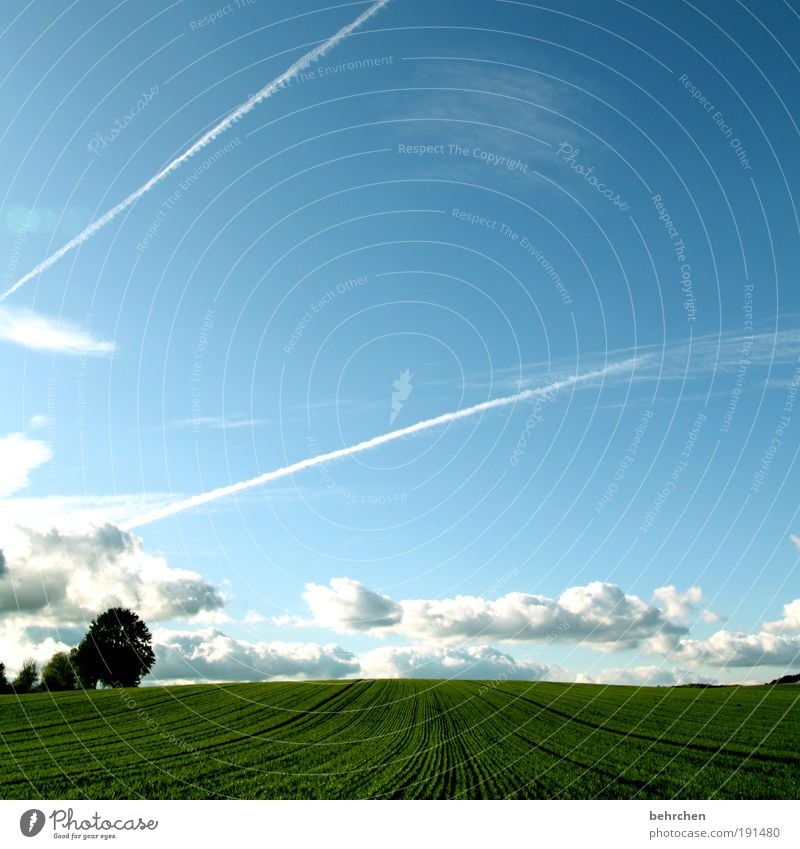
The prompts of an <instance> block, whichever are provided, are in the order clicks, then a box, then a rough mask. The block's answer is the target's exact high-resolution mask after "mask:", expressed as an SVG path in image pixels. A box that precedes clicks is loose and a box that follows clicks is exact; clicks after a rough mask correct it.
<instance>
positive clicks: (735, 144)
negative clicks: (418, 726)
mask: <svg viewBox="0 0 800 849" xmlns="http://www.w3.org/2000/svg"><path fill="white" fill-rule="evenodd" d="M368 5H369V4H366V3H345V4H339V5H332V6H327V5H323V4H321V3H319V2H312V1H311V0H308V2H306V0H301V2H292V3H288V2H271V3H267V2H263V0H254V2H250V3H246V2H244V0H240V2H239V3H238V4H237V3H236V2H233V3H231V4H229V5H225V4H220V3H219V2H211V3H209V2H196V3H192V4H188V3H181V2H178V3H174V4H172V5H169V6H167V7H164V6H162V4H156V3H137V4H133V3H121V4H119V5H117V6H114V7H107V6H106V5H105V4H98V3H93V2H79V3H76V4H73V5H71V6H69V7H66V8H65V9H64V10H63V11H62V12H61V13H60V16H59V17H57V18H55V19H54V18H53V17H52V12H51V11H50V10H49V9H47V8H45V6H44V4H42V3H33V4H31V5H29V6H25V7H22V6H20V8H19V10H18V14H17V16H16V17H12V18H11V19H10V22H9V23H7V25H6V29H5V30H4V31H3V32H2V34H0V42H1V43H2V47H3V49H2V51H0V57H1V58H0V79H2V81H3V82H2V84H0V100H1V101H2V106H3V112H4V114H5V115H7V116H8V120H7V121H6V122H5V126H4V130H3V133H2V135H0V149H1V150H2V154H3V155H2V159H1V160H0V161H2V163H3V164H2V180H1V182H2V189H1V191H2V201H0V204H1V205H0V212H2V217H1V220H0V268H2V269H3V280H2V289H3V290H7V289H8V288H9V287H11V286H12V285H13V284H14V283H15V281H16V280H18V279H19V278H20V277H22V275H24V274H25V273H26V272H28V271H30V270H31V268H33V267H34V266H36V265H37V264H38V263H40V262H41V261H43V260H44V259H46V258H47V257H48V256H49V255H51V254H52V253H53V252H54V251H56V250H57V249H58V248H59V247H61V245H63V244H64V243H65V242H67V241H68V240H70V239H71V238H73V237H75V236H76V235H77V234H78V233H80V232H81V231H82V230H83V229H84V228H85V227H86V226H87V225H89V224H90V223H91V222H92V221H94V220H96V219H97V218H99V217H100V215H102V214H103V213H104V212H105V211H106V210H108V209H109V208H110V207H112V206H113V205H114V204H116V203H118V202H119V201H120V200H122V199H123V198H124V197H125V196H127V195H129V194H130V193H131V192H133V191H134V190H136V189H137V188H138V187H139V186H141V185H142V184H143V183H145V182H146V181H147V180H148V179H149V178H150V177H151V176H153V175H154V174H155V173H156V172H158V171H159V170H160V169H162V168H163V167H164V166H165V165H166V164H167V163H169V162H170V161H171V160H172V159H174V158H175V157H176V156H178V155H179V154H180V153H181V152H182V151H184V150H185V149H186V148H187V147H189V145H191V144H192V143H193V142H194V141H196V140H197V139H198V138H199V137H200V136H201V135H202V134H203V133H204V132H206V131H207V130H209V129H210V128H211V127H213V126H214V125H215V124H217V123H218V122H219V121H220V120H222V119H223V118H224V116H225V115H226V114H228V113H229V112H231V110H233V109H234V108H235V107H236V106H238V105H239V104H241V103H242V102H243V101H245V100H247V98H248V97H250V96H251V95H252V94H253V93H254V92H257V91H258V90H259V89H261V88H262V87H263V86H265V85H266V84H267V83H268V82H269V81H270V80H272V79H274V78H275V77H277V76H278V75H280V74H281V73H282V72H284V71H285V70H286V69H287V68H288V67H289V66H290V65H291V64H292V63H293V62H295V61H296V60H297V59H299V58H300V57H301V56H302V55H303V54H305V53H306V52H308V51H309V50H311V49H313V48H314V47H315V46H317V45H318V44H319V43H321V42H323V41H324V40H325V39H327V38H329V37H330V36H331V35H332V34H333V33H335V32H336V31H337V30H339V29H340V28H341V27H344V26H345V25H346V24H348V23H349V22H350V21H352V20H353V19H354V18H355V17H357V16H358V15H359V14H361V13H362V12H363V11H365V10H366V9H367V8H368ZM557 6H558V8H557V10H547V9H544V8H543V7H539V6H534V5H532V4H529V3H525V2H490V0H474V2H473V1H472V0H470V2H460V3H458V4H455V3H437V4H430V3H421V2H416V0H395V2H391V3H389V4H388V5H387V7H386V8H385V9H383V10H381V11H380V12H379V13H378V14H376V15H375V16H374V17H372V18H371V19H370V20H369V21H367V22H366V23H365V25H364V26H363V27H362V28H360V29H358V30H357V31H356V32H354V33H353V34H352V35H350V36H348V37H347V38H346V39H344V40H343V41H342V42H341V43H340V44H338V45H337V46H336V47H335V49H334V50H332V51H331V52H330V53H328V54H327V55H326V56H324V57H323V58H322V59H321V60H320V61H319V62H318V63H316V64H314V65H312V66H311V67H310V68H308V69H307V70H306V71H305V72H303V73H302V74H300V75H298V76H296V77H294V78H292V80H291V81H290V83H289V84H287V85H285V86H284V87H282V88H281V90H280V91H278V92H277V93H275V94H274V95H273V96H271V97H269V98H268V99H266V100H265V101H264V102H262V103H260V104H259V105H258V106H257V107H256V108H255V109H254V110H253V111H252V112H250V113H249V114H248V115H246V116H245V117H243V118H242V119H241V120H240V121H238V122H237V123H236V124H234V125H233V126H232V127H230V128H229V129H228V130H227V131H226V132H225V133H223V134H222V135H220V136H219V138H217V139H216V140H215V141H214V142H213V143H212V144H210V145H208V146H207V147H205V148H204V149H203V150H202V151H200V152H198V153H197V154H196V155H194V156H193V157H192V158H191V159H189V160H188V161H187V162H186V163H184V164H183V166H182V167H181V168H180V169H178V170H177V171H175V173H173V174H171V175H170V176H168V177H167V178H166V179H164V180H163V181H161V182H160V183H159V184H158V185H156V186H154V187H153V188H152V189H151V190H150V191H149V192H148V193H147V194H146V195H144V196H143V197H141V198H140V199H139V200H137V201H136V203H135V204H133V205H132V206H131V207H130V208H129V209H127V210H125V211H124V212H123V213H122V214H121V215H120V216H119V217H118V218H117V219H116V220H114V221H113V222H112V223H110V224H109V225H108V226H107V227H105V228H103V229H102V230H100V231H99V232H97V233H96V234H95V235H93V236H92V237H91V238H90V239H88V240H87V241H86V242H84V244H82V245H81V246H80V247H79V248H78V249H77V250H75V251H73V252H71V253H69V254H67V255H66V256H64V257H63V258H62V259H60V260H59V261H58V262H57V263H55V264H54V265H53V266H52V267H50V268H48V269H47V270H46V271H45V272H44V273H42V274H41V275H39V276H37V277H35V278H34V279H33V280H31V281H30V282H28V283H27V284H25V285H24V286H23V287H22V288H20V289H19V290H17V291H15V292H14V293H13V294H12V295H10V296H9V297H8V298H7V299H6V300H3V301H2V303H0V352H1V353H2V358H3V365H4V367H3V369H2V373H1V375H2V376H1V377H0V379H1V380H2V390H3V395H4V397H5V399H6V403H5V404H4V405H3V407H2V409H0V458H2V470H1V471H0V487H2V491H1V492H0V494H2V495H3V496H5V498H4V501H3V503H2V504H0V522H1V523H2V528H3V529H4V531H3V533H4V537H5V539H4V541H3V544H2V547H3V550H4V552H5V554H4V560H3V561H0V610H2V611H3V618H4V620H5V621H4V622H3V623H2V624H0V652H2V658H3V659H5V661H6V663H7V665H8V666H9V667H11V668H14V667H15V666H16V665H18V664H19V662H20V661H21V660H22V658H23V657H24V656H25V655H27V654H33V655H34V656H37V657H42V658H45V657H47V656H48V654H49V653H51V652H52V651H53V650H54V649H55V647H57V646H61V645H69V644H70V642H71V640H72V639H73V637H74V634H76V633H80V632H81V631H82V629H83V628H84V627H85V624H86V622H87V621H88V620H89V619H91V618H92V617H93V616H94V615H96V613H98V612H100V610H101V609H102V607H103V606H107V605H108V604H111V603H126V604H131V605H132V606H134V607H137V608H138V609H140V611H141V612H142V613H143V615H145V617H146V618H148V621H150V623H151V625H152V627H153V629H154V630H155V631H156V635H157V641H158V643H159V646H160V648H159V652H160V663H159V665H158V666H157V668H156V673H157V674H159V675H160V677H161V679H162V680H177V679H179V680H189V679H197V680H203V679H208V680H225V679H228V678H262V677H320V676H327V677H334V676H336V675H354V674H359V675H362V676H364V675H373V674H374V675H378V674H380V675H396V674H397V675H404V674H420V675H444V676H446V675H450V674H452V675H467V676H469V677H485V678H491V677H496V676H501V675H505V676H507V677H542V676H544V677H550V678H561V679H565V680H607V681H632V682H641V683H670V682H674V681H684V680H700V679H703V680H705V679H719V680H723V681H738V680H747V681H749V680H765V679H769V678H771V677H775V676H776V675H777V674H781V673H782V672H783V671H784V670H786V669H789V668H796V666H797V664H798V662H800V601H797V599H798V598H800V587H799V586H798V580H797V565H798V555H799V553H800V551H799V549H800V542H798V539H797V537H796V535H797V534H800V519H799V518H798V515H797V513H798V504H797V492H798V464H797V451H798V446H799V445H800V441H799V440H798V424H799V423H798V418H799V417H800V401H798V400H797V389H798V385H800V295H798V290H797V287H796V285H794V282H793V277H794V275H795V274H796V268H797V264H798V245H800V241H799V240H798V235H799V234H800V219H799V218H798V215H799V213H798V210H797V209H796V206H795V202H794V200H793V193H796V186H797V184H798V179H800V174H799V173H798V169H800V165H799V164H798V161H797V157H796V155H794V151H795V150H796V143H797V134H798V127H797V120H798V116H797V115H796V114H795V113H794V112H793V111H792V109H793V103H792V97H791V95H792V92H793V91H794V90H795V89H796V83H797V79H796V75H797V73H798V67H797V65H796V64H795V62H794V61H793V59H792V58H791V57H792V56H796V55H797V54H798V48H800V45H799V44H798V39H800V19H798V10H797V9H796V8H795V7H794V6H793V4H791V3H790V4H778V3H775V4H767V5H766V6H764V5H761V4H755V3H752V2H745V3H742V4H737V5H736V6H735V7H730V6H728V5H727V4H726V5H725V7H724V12H725V14H724V15H723V14H722V13H723V5H722V4H720V3H715V2H706V3H701V4H698V5H696V6H690V5H688V4H684V3H676V4H671V5H668V6H665V7H659V8H658V9H655V8H652V7H649V6H647V5H644V4H640V3H633V4H624V3H617V2H611V1H610V0H609V2H603V3H588V2H564V3H559V4H557ZM528 389H533V390H543V391H541V392H540V394H535V395H533V396H532V397H526V398H522V399H520V400H519V401H518V402H516V403H512V404H508V405H506V406H502V407H498V408H496V409H489V410H485V411H483V412H480V413H478V414H476V415H472V416H466V417H463V418H461V419H459V420H456V421H452V422H450V423H447V424H445V425H442V426H438V427H433V428H430V429H425V430H420V432H418V433H415V434H414V435H410V436H406V437H404V438H402V439H398V440H395V441H392V442H390V443H387V444H385V445H382V446H380V447H377V448H374V449H372V450H369V451H364V452H360V453H357V454H352V455H351V456H348V457H346V458H342V459H340V460H336V461H334V462H330V463H324V464H319V465H316V466H313V467H311V468H307V469H305V470H304V471H301V472H298V473H297V474H294V475H291V476H287V477H284V478H282V479H280V480H277V481H275V482H274V483H272V484H268V485H266V486H257V487H250V488H248V489H245V490H242V491H241V492H239V493H238V494H236V495H232V496H228V497H225V498H220V499H217V500H215V501H213V502H209V503H207V504H205V505H203V506H201V507H198V508H196V509H192V510H187V511H184V512H180V513H176V514H175V515H170V516H167V517H165V518H163V519H161V520H159V521H154V522H150V523H147V524H143V525H137V524H136V519H137V517H140V516H142V515H143V514H147V513H150V512H151V511H154V510H156V511H157V510H160V509H162V508H164V507H165V506H167V505H169V504H172V503H174V502H177V501H180V500H182V499H184V498H187V497H191V496H193V495H196V494H198V493H202V492H205V491H207V490H211V489H214V488H217V487H223V486H226V485H229V484H235V483H237V482H241V481H247V480H249V479H252V478H254V477H256V476H258V475H260V474H262V473H264V472H268V471H270V470H274V469H280V468H281V467H283V466H286V465H289V464H292V463H295V462H298V461H301V460H303V459H306V458H309V457H313V456H316V455H320V454H325V453H327V452H331V451H335V450H337V449H340V448H343V447H346V446H351V445H354V444H357V443H359V442H362V441H364V440H368V439H370V438H372V437H375V436H378V435H381V434H384V433H387V432H388V431H391V430H394V429H397V428H403V427H408V426H410V425H413V424H415V423H417V422H421V421H425V420H427V419H430V418H432V417H435V416H439V415H442V414H445V413H449V412H454V411H456V410H460V409H464V408H468V407H470V406H472V405H476V404H480V403H482V402H485V401H487V400H490V399H497V398H504V397H508V396H511V395H514V394H516V393H518V392H520V391H524V390H528ZM545 390H546V391H545ZM393 395H394V398H393ZM134 526H135V527H134ZM119 528H122V530H119ZM131 528H133V529H132V530H131ZM793 536H794V537H795V538H794V539H793ZM698 588H699V589H698Z"/></svg>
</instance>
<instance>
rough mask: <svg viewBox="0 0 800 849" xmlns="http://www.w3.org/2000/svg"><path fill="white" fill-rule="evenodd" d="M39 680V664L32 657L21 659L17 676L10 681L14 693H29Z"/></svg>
mask: <svg viewBox="0 0 800 849" xmlns="http://www.w3.org/2000/svg"><path fill="white" fill-rule="evenodd" d="M38 680H39V664H38V663H37V662H36V661H35V660H34V659H33V658H32V657H29V658H26V659H25V660H23V661H22V666H21V668H20V670H19V672H18V673H17V677H16V678H15V679H14V680H13V681H12V682H11V686H12V687H13V688H14V692H15V693H30V691H31V690H33V689H34V688H35V687H36V682H37V681H38Z"/></svg>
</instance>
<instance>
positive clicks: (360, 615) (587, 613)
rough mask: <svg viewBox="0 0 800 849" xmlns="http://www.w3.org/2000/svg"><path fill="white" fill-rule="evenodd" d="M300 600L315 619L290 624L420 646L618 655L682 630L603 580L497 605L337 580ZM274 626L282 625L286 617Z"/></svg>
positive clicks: (310, 588) (511, 596) (310, 589)
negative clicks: (474, 644)
mask: <svg viewBox="0 0 800 849" xmlns="http://www.w3.org/2000/svg"><path fill="white" fill-rule="evenodd" d="M304 599H305V600H306V602H307V604H308V606H309V609H310V611H311V614H312V618H311V619H310V620H306V621H304V620H295V622H294V624H298V625H313V626H317V627H323V628H330V629H332V630H334V631H337V632H339V633H352V632H354V631H361V632H368V633H371V634H378V635H379V634H382V633H386V634H400V635H402V636H405V637H408V638H410V639H413V640H417V641H422V642H425V643H427V642H431V641H440V642H441V641H445V642H462V641H465V640H470V641H488V640H492V641H495V640H501V641H507V642H527V641H536V642H546V643H549V642H554V641H560V642H564V641H571V642H585V643H588V644H590V645H592V646H593V647H594V648H598V649H602V650H620V649H626V648H637V647H638V646H639V645H640V643H641V642H642V641H644V640H649V639H652V638H653V637H656V636H659V635H660V636H663V637H667V638H672V641H673V642H674V641H676V640H677V638H678V637H679V636H680V635H681V634H685V633H686V631H687V629H686V628H685V627H683V626H681V625H678V624H676V623H674V622H672V621H670V618H669V616H668V615H665V613H664V612H663V611H662V610H660V609H659V608H657V607H654V606H652V605H650V604H648V603H647V602H645V601H643V600H642V599H641V598H638V597H637V596H633V595H626V594H625V593H624V592H623V591H622V590H621V589H620V587H618V586H616V585H615V584H608V583H602V582H600V581H593V582H592V583H590V584H588V585H587V586H585V587H571V588H570V589H567V590H565V591H564V592H563V593H562V594H561V595H560V596H559V597H558V599H551V598H547V597H546V596H542V595H531V594H529V593H519V592H514V593H508V594H506V595H504V596H501V597H500V598H498V599H496V600H489V599H485V598H482V597H480V596H466V595H459V596H456V597H454V598H445V599H407V600H403V601H393V600H392V599H391V598H389V597H388V596H386V595H382V594H380V593H376V592H375V591H374V590H370V589H369V588H367V587H365V586H364V585H363V584H361V583H359V582H358V581H355V580H352V579H350V578H334V579H333V580H332V581H331V582H330V586H329V587H325V586H321V585H319V584H308V585H307V586H306V592H305V593H304ZM671 600H672V601H674V599H671ZM278 621H279V624H287V620H286V619H285V618H283V619H281V620H278Z"/></svg>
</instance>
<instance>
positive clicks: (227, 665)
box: [153, 628, 360, 683]
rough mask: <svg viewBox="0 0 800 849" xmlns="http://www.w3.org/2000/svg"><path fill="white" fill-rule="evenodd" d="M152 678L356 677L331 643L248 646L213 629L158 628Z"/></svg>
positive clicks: (349, 657) (355, 666) (352, 661)
mask: <svg viewBox="0 0 800 849" xmlns="http://www.w3.org/2000/svg"><path fill="white" fill-rule="evenodd" d="M153 646H154V650H155V653H156V665H155V667H154V668H153V678H154V679H157V680H158V681H159V682H162V683H163V682H166V681H188V680H191V681H196V680H202V681H260V680H261V681H263V680H269V679H282V680H306V679H319V678H347V677H355V676H357V675H358V674H359V672H360V665H359V662H358V659H357V658H356V657H355V655H353V654H352V653H351V652H348V651H345V650H344V649H343V648H341V647H340V646H337V645H334V644H332V643H331V644H328V645H319V644H318V643H284V642H269V643H268V642H255V643H253V642H248V641H246V640H239V639H235V638H233V637H230V636H228V635H227V634H224V633H223V632H222V631H220V630H218V629H216V628H206V629H204V630H200V631H170V630H167V629H157V630H156V631H155V632H154V634H153Z"/></svg>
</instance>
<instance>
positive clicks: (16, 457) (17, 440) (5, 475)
mask: <svg viewBox="0 0 800 849" xmlns="http://www.w3.org/2000/svg"><path fill="white" fill-rule="evenodd" d="M51 456H52V452H51V450H50V446H49V445H48V444H47V443H46V442H42V441H41V440H39V439H28V437H27V436H25V435H24V434H22V433H11V434H9V435H8V436H2V437H0V496H3V495H10V494H11V493H12V492H16V491H17V490H19V489H23V488H24V487H26V486H27V485H28V476H29V475H30V473H31V472H32V471H33V470H34V469H36V468H38V467H39V466H41V465H42V464H44V463H46V462H47V461H48V460H49V459H50V457H51Z"/></svg>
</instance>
